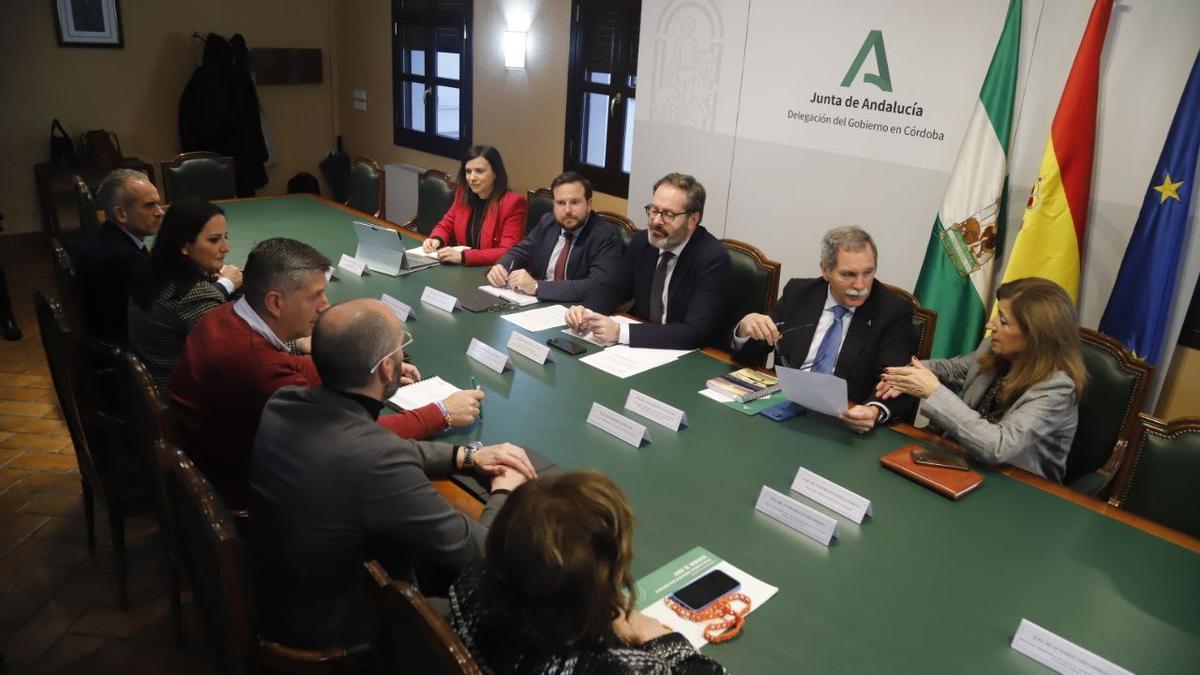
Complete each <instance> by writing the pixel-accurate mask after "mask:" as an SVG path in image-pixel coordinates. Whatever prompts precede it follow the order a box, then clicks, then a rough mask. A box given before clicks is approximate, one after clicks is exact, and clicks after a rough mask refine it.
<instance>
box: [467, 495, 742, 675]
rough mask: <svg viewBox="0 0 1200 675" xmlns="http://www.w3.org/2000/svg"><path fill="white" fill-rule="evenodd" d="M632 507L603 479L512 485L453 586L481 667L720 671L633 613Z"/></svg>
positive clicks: (561, 671) (564, 673)
mask: <svg viewBox="0 0 1200 675" xmlns="http://www.w3.org/2000/svg"><path fill="white" fill-rule="evenodd" d="M632 560H633V513H632V511H631V510H630V508H629V504H628V502H626V501H625V496H624V495H623V494H621V491H620V489H618V488H617V486H616V484H614V483H613V482H612V480H611V479H609V478H608V477H607V476H604V475H603V474H600V473H597V472H595V471H575V472H570V473H564V474H558V475H555V476H548V477H543V478H539V479H537V480H533V481H529V482H528V483H525V484H523V485H521V486H520V487H518V488H517V489H516V490H515V491H514V492H513V493H512V495H511V496H510V497H509V498H508V501H507V502H506V503H505V504H504V507H503V508H502V509H501V510H500V513H499V514H497V516H496V519H495V521H493V522H492V526H491V529H490V531H489V532H488V538H487V546H486V557H485V559H484V563H483V565H482V567H481V568H476V569H473V570H468V571H467V572H466V573H464V574H463V576H462V577H461V578H459V580H458V581H457V582H455V584H454V585H453V586H452V587H451V589H450V625H451V626H453V627H454V629H455V630H456V631H457V632H458V634H459V636H461V637H462V640H463V643H464V644H466V646H467V648H468V649H469V650H470V651H471V655H472V656H473V657H474V658H475V660H476V662H477V663H478V664H479V666H480V668H482V669H483V671H484V672H487V673H515V672H520V673H554V674H555V675H569V674H577V675H583V674H585V673H605V674H608V673H614V674H617V673H688V674H697V675H700V674H704V675H707V674H710V673H712V674H717V673H724V672H725V669H724V668H723V667H721V665H720V664H719V663H717V662H716V661H713V660H712V659H710V658H708V657H707V656H703V655H701V654H700V653H699V652H697V651H696V650H695V649H693V648H692V646H691V644H689V643H688V641H687V639H685V638H684V637H683V636H682V635H680V634H679V633H675V632H672V631H671V629H670V628H668V627H667V626H665V625H663V624H662V623H659V622H658V621H656V620H654V619H651V618H649V617H647V616H646V615H644V614H642V613H641V612H639V611H637V610H636V609H634V602H635V599H636V593H635V587H634V580H633V578H632V576H630V571H629V566H630V563H631V562H632Z"/></svg>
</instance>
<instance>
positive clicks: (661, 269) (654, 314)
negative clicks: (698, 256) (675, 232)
mask: <svg viewBox="0 0 1200 675" xmlns="http://www.w3.org/2000/svg"><path fill="white" fill-rule="evenodd" d="M674 257H675V254H674V253H671V252H670V251H663V252H662V253H660V254H659V256H658V267H656V268H654V283H653V284H651V285H650V321H651V322H652V323H662V322H663V297H662V296H663V288H664V287H665V286H666V285H667V264H668V263H669V262H670V261H671V258H674Z"/></svg>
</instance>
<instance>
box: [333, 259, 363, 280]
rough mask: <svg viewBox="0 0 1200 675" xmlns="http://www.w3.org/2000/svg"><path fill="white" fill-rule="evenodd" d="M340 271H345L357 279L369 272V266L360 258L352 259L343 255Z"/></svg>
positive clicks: (339, 262) (340, 261)
mask: <svg viewBox="0 0 1200 675" xmlns="http://www.w3.org/2000/svg"><path fill="white" fill-rule="evenodd" d="M338 269H340V270H344V271H346V272H347V273H349V274H353V275H354V276H356V277H361V276H362V275H363V272H365V271H367V264H366V263H365V262H363V261H361V260H359V259H358V258H352V257H350V256H348V255H346V254H345V253H343V254H342V259H341V260H339V261H338Z"/></svg>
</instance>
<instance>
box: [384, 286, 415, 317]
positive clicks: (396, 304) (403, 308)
mask: <svg viewBox="0 0 1200 675" xmlns="http://www.w3.org/2000/svg"><path fill="white" fill-rule="evenodd" d="M379 301H380V302H382V303H383V304H385V305H387V306H388V309H390V310H392V311H393V312H395V313H396V317H397V318H398V319H400V320H401V321H405V322H407V321H408V315H409V314H411V313H412V307H409V306H408V305H406V304H404V303H403V302H400V301H399V300H397V299H395V298H393V297H392V296H390V295H388V294H387V293H384V294H383V296H382V297H380V298H379Z"/></svg>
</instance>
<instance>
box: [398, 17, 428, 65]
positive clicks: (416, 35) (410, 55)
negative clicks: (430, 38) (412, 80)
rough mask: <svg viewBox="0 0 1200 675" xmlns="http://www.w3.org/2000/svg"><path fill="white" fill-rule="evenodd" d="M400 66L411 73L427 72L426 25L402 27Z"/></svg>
mask: <svg viewBox="0 0 1200 675" xmlns="http://www.w3.org/2000/svg"><path fill="white" fill-rule="evenodd" d="M400 46H401V57H400V67H401V69H402V71H403V72H405V73H409V74H411V75H424V74H425V27H424V26H401V27H400Z"/></svg>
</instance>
